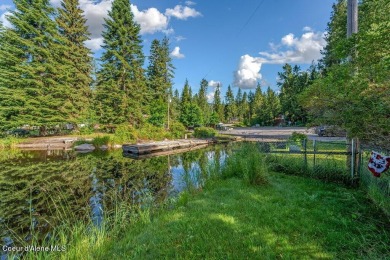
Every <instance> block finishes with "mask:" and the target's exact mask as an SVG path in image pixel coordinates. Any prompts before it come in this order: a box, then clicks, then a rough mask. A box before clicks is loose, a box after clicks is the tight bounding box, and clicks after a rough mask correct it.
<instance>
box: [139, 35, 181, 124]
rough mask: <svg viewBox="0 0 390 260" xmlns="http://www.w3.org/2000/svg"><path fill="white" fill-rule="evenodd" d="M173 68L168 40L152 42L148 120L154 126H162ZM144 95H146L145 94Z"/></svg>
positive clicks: (169, 96)
mask: <svg viewBox="0 0 390 260" xmlns="http://www.w3.org/2000/svg"><path fill="white" fill-rule="evenodd" d="M173 73H174V67H173V65H172V59H171V57H170V56H169V40H168V38H166V37H165V38H164V39H163V40H162V41H161V42H160V41H159V40H153V42H152V44H151V48H150V56H149V66H148V69H147V78H148V89H149V91H148V92H149V93H150V94H149V98H148V100H149V104H150V114H151V115H150V118H149V121H150V122H152V123H153V124H155V125H163V124H164V121H165V119H166V115H167V109H168V102H169V100H170V99H171V95H170V93H171V92H172V78H173ZM145 95H146V93H145Z"/></svg>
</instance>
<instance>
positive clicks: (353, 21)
mask: <svg viewBox="0 0 390 260" xmlns="http://www.w3.org/2000/svg"><path fill="white" fill-rule="evenodd" d="M347 5H348V6H347V38H350V37H351V36H352V34H354V33H357V32H358V0H348V3H347ZM351 53H352V52H351ZM352 59H353V58H352V57H349V60H350V61H352ZM347 147H348V152H349V154H348V156H347V167H348V168H349V170H350V171H351V180H352V182H354V181H355V178H356V177H359V173H358V172H357V171H356V169H357V167H355V166H357V165H359V157H360V156H356V155H357V153H356V151H359V150H360V142H359V139H356V140H354V139H351V138H350V137H348V136H347ZM356 175H357V176H356Z"/></svg>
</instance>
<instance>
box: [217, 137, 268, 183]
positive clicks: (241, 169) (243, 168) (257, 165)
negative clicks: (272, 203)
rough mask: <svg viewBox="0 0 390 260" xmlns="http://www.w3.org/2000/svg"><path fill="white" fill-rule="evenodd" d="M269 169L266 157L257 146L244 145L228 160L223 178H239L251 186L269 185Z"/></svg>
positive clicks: (223, 171) (223, 170)
mask: <svg viewBox="0 0 390 260" xmlns="http://www.w3.org/2000/svg"><path fill="white" fill-rule="evenodd" d="M267 176H268V167H267V165H266V162H265V155H264V154H263V153H261V152H260V151H259V149H258V148H257V146H256V145H255V144H244V145H243V146H242V148H241V149H240V150H239V151H237V152H235V153H234V154H232V155H231V156H229V157H228V158H227V159H226V162H225V165H224V167H223V169H222V177H223V178H232V177H237V178H240V179H244V180H245V182H247V183H248V184H251V185H260V184H265V183H268V178H267Z"/></svg>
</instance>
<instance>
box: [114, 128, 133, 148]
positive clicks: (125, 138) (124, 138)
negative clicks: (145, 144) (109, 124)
mask: <svg viewBox="0 0 390 260" xmlns="http://www.w3.org/2000/svg"><path fill="white" fill-rule="evenodd" d="M135 140H137V131H136V130H135V128H134V127H132V126H131V125H127V124H122V125H118V126H117V127H116V129H115V133H114V136H113V138H112V141H113V143H118V144H123V143H126V142H134V141H135Z"/></svg>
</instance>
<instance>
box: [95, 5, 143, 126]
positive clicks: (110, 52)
mask: <svg viewBox="0 0 390 260" xmlns="http://www.w3.org/2000/svg"><path fill="white" fill-rule="evenodd" d="M104 27H105V31H104V32H103V46H102V47H103V50H104V51H103V55H102V58H101V61H102V64H101V69H100V71H99V72H98V84H97V87H96V95H95V96H96V107H97V109H98V116H99V117H100V119H99V120H100V122H101V123H105V124H110V123H114V124H118V123H124V122H128V123H131V124H133V125H135V126H138V125H140V124H142V122H143V115H144V112H145V111H146V105H147V104H146V103H147V101H146V100H145V98H144V94H145V93H147V91H146V80H145V76H144V69H143V68H142V66H143V63H144V54H143V52H142V46H141V42H142V40H141V37H140V26H139V25H138V24H137V23H135V21H134V15H133V13H132V12H131V9H130V2H129V1H128V0H114V1H113V3H112V8H111V11H109V13H108V18H107V19H105V25H104Z"/></svg>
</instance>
